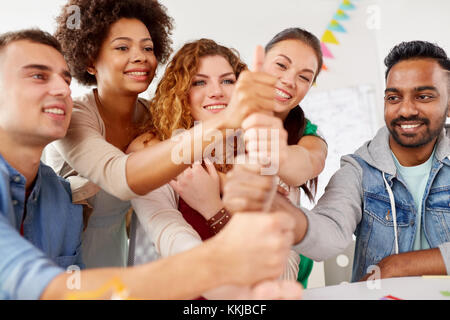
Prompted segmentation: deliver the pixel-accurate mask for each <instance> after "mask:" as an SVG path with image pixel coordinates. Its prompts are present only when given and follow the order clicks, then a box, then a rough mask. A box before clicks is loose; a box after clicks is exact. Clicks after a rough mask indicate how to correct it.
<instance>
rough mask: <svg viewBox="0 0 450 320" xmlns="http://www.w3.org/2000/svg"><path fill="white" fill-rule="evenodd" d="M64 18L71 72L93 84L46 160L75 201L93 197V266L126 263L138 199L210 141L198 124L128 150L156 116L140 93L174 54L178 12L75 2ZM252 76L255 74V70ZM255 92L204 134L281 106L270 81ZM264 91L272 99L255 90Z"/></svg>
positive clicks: (147, 4)
mask: <svg viewBox="0 0 450 320" xmlns="http://www.w3.org/2000/svg"><path fill="white" fill-rule="evenodd" d="M71 6H77V7H78V8H79V9H80V12H81V15H80V28H73V27H72V25H71V24H68V23H67V21H68V19H71V18H72V17H71V16H70V12H72V11H71V10H68V9H69V7H71ZM57 23H58V25H57V31H56V34H55V35H56V37H57V39H58V40H59V41H60V42H61V45H62V48H63V51H64V53H65V57H66V59H67V62H68V65H69V67H70V69H71V72H72V73H73V75H74V77H75V78H76V79H77V80H78V81H79V82H80V83H81V84H84V85H86V86H94V88H93V89H92V90H91V91H90V92H89V93H87V94H86V95H85V96H83V97H80V98H76V99H74V100H75V101H74V112H73V116H72V121H71V125H70V128H69V130H68V134H67V136H66V137H65V138H64V139H62V140H60V141H57V142H55V143H54V144H52V145H51V146H50V147H49V148H48V149H47V150H46V154H45V159H46V162H47V163H48V164H49V165H50V166H52V167H53V168H54V170H55V171H56V172H57V173H58V174H59V175H61V176H63V177H64V178H67V179H68V180H69V181H70V183H71V187H72V190H73V201H74V202H76V203H82V204H84V208H85V210H84V213H85V218H86V219H85V221H86V223H85V227H86V230H85V232H84V234H83V259H84V262H85V264H86V266H87V267H104V266H124V265H126V263H127V261H126V260H127V251H128V244H127V234H126V219H125V216H126V213H127V212H128V210H129V209H130V202H129V200H130V199H133V198H136V197H138V196H141V195H145V194H147V193H148V192H150V191H152V190H154V189H156V188H158V187H160V186H161V185H164V184H165V183H167V182H169V181H170V180H171V179H172V178H174V177H176V176H177V175H178V174H180V173H181V172H183V171H184V169H186V168H187V167H188V165H187V164H184V163H181V164H179V163H175V162H173V161H170V160H169V159H170V156H171V152H172V149H173V148H174V147H176V146H177V145H180V144H182V143H186V145H188V147H190V146H191V145H192V144H194V142H195V143H196V144H197V145H200V146H202V148H200V149H201V150H194V152H193V153H192V159H194V158H196V157H198V156H199V155H200V154H201V153H202V152H203V148H205V147H206V145H207V144H208V142H207V141H204V140H203V137H201V136H200V137H196V136H195V135H194V134H193V131H189V132H188V135H189V139H187V140H186V141H183V142H176V141H170V140H166V141H164V142H163V143H160V144H158V145H157V146H155V147H152V148H145V149H143V150H140V151H139V152H134V153H132V154H130V155H127V154H126V153H125V152H126V150H127V148H128V145H129V144H130V142H131V141H133V139H135V138H136V137H137V136H138V135H139V134H140V133H141V131H140V129H141V127H142V125H143V124H144V123H145V122H147V121H148V120H149V119H150V114H149V112H148V108H147V106H148V103H147V101H145V100H144V99H141V98H139V94H141V93H143V92H145V91H146V90H147V88H148V86H149V85H150V83H151V81H152V80H153V77H154V75H155V71H156V68H157V66H158V64H159V63H164V62H165V61H166V59H167V58H168V56H169V55H170V52H171V49H170V45H171V40H170V34H171V30H172V19H171V18H170V17H169V16H168V15H167V13H166V9H165V7H164V6H162V5H161V4H159V3H158V1H153V0H127V1H125V0H70V1H68V3H67V4H66V5H65V6H64V7H63V8H62V11H61V14H60V15H59V16H58V17H57ZM248 79H249V80H248V82H251V81H252V77H251V76H250V75H249V76H248ZM252 90H253V93H252V92H251V91H252ZM252 90H247V92H246V93H245V94H243V95H240V97H239V98H237V99H236V101H235V103H234V104H233V107H231V108H230V112H229V113H228V114H227V116H226V117H223V118H221V119H212V120H211V121H207V122H205V123H204V125H203V128H204V130H205V132H210V131H215V130H217V129H219V130H221V129H225V128H234V127H239V126H240V125H241V123H242V121H243V119H244V118H245V117H246V116H247V115H249V114H250V113H252V112H253V111H256V110H260V109H262V108H266V109H270V108H271V107H272V105H271V103H270V102H271V99H272V96H273V92H272V90H273V89H272V87H271V83H270V81H269V82H267V81H266V82H264V81H263V82H260V84H259V85H257V86H256V87H254V88H252ZM265 90H266V91H268V92H270V93H269V94H268V95H267V96H268V97H269V98H264V97H259V96H257V95H256V92H264V91H265ZM243 101H244V102H245V103H243ZM237 110H238V111H237ZM88 218H89V220H88Z"/></svg>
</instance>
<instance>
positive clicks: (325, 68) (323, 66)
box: [322, 63, 328, 71]
mask: <svg viewBox="0 0 450 320" xmlns="http://www.w3.org/2000/svg"><path fill="white" fill-rule="evenodd" d="M322 70H325V71H328V67H327V66H326V65H325V63H324V64H323V65H322Z"/></svg>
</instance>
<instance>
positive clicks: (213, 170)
mask: <svg viewBox="0 0 450 320" xmlns="http://www.w3.org/2000/svg"><path fill="white" fill-rule="evenodd" d="M205 164H206V170H208V173H209V175H210V176H211V177H212V178H214V179H218V178H219V174H218V173H217V170H216V167H214V164H213V163H212V161H211V160H210V159H208V158H206V159H205Z"/></svg>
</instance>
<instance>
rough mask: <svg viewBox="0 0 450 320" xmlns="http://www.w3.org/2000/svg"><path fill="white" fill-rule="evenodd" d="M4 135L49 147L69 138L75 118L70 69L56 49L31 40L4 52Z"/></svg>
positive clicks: (0, 55)
mask: <svg viewBox="0 0 450 320" xmlns="http://www.w3.org/2000/svg"><path fill="white" fill-rule="evenodd" d="M0 75H1V76H0V114H1V115H2V116H1V117H0V131H1V133H2V134H3V133H6V134H8V135H11V137H14V139H15V141H17V142H18V143H22V142H23V143H27V144H34V145H39V146H42V145H46V144H48V143H50V142H51V141H54V140H57V139H60V138H63V137H64V136H65V135H66V132H67V128H68V126H69V123H70V117H71V114H72V98H71V97H70V94H71V91H70V82H71V76H70V73H69V68H68V67H67V64H66V62H65V60H64V58H63V56H62V55H61V53H59V52H58V51H57V50H56V49H54V48H52V47H50V46H47V45H43V44H40V43H34V42H31V41H28V40H21V41H15V42H12V43H10V44H9V45H7V46H6V47H5V48H4V49H2V51H1V52H0Z"/></svg>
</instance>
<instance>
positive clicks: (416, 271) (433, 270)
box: [379, 248, 447, 278]
mask: <svg viewBox="0 0 450 320" xmlns="http://www.w3.org/2000/svg"><path fill="white" fill-rule="evenodd" d="M379 266H380V268H381V277H382V278H390V277H411V276H422V275H445V274H447V270H446V268H445V264H444V259H443V257H442V255H441V251H440V250H439V249H437V248H435V249H429V250H419V251H411V252H405V253H400V254H398V255H392V256H389V257H387V258H385V259H383V260H382V261H381V262H380V264H379Z"/></svg>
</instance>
